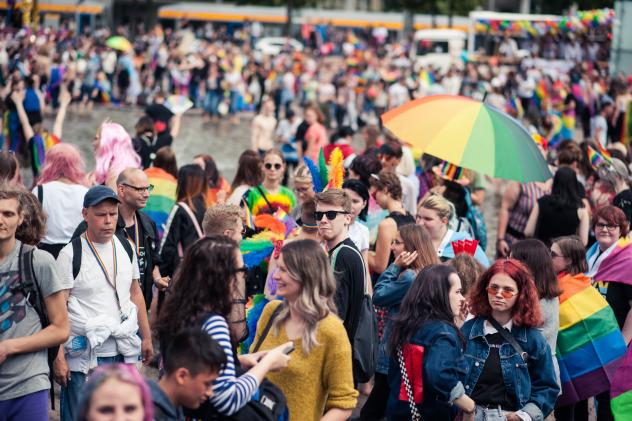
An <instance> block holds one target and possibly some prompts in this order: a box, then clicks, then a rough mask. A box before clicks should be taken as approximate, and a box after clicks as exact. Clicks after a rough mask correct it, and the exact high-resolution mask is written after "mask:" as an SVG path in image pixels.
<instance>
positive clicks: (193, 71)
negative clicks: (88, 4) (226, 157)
mask: <svg viewBox="0 0 632 421" xmlns="http://www.w3.org/2000/svg"><path fill="white" fill-rule="evenodd" d="M253 27H254V25H253V26H251V27H250V28H249V30H250V31H251V33H250V36H247V35H248V33H247V32H244V33H240V35H239V36H237V35H236V34H232V36H228V34H225V33H222V32H221V31H218V32H215V31H212V30H209V28H207V31H206V32H205V33H203V34H201V35H202V36H200V37H198V38H196V37H195V35H193V33H191V32H187V31H174V32H171V31H164V32H163V31H162V30H159V29H155V30H153V31H151V32H148V33H141V34H139V35H138V36H137V37H136V39H135V40H134V43H133V44H134V47H135V48H134V49H133V50H131V51H128V52H127V53H120V52H118V53H117V52H116V51H115V50H112V49H111V48H109V47H107V46H106V45H105V44H104V42H103V41H104V40H105V38H106V37H107V33H106V32H99V31H97V32H96V33H94V34H90V35H89V36H88V35H86V36H80V37H74V36H72V34H71V33H68V32H65V31H48V30H45V31H42V32H40V33H36V34H29V33H28V32H26V31H24V32H20V33H8V32H7V33H3V35H2V36H3V42H2V43H1V45H0V67H1V71H0V76H1V78H2V82H3V99H4V101H3V104H4V106H5V109H6V112H5V113H4V123H5V124H4V126H5V133H4V138H3V139H4V142H3V150H2V151H1V152H0V179H1V181H2V184H1V186H0V269H1V270H0V288H1V289H0V291H2V294H0V296H1V297H2V302H1V303H0V311H1V314H0V316H1V317H0V419H8V420H12V419H29V420H45V419H48V414H49V405H48V399H49V389H50V390H51V391H52V390H54V389H51V386H52V382H51V381H52V380H54V381H55V382H56V383H58V384H59V385H60V386H61V396H60V397H59V402H60V417H61V419H62V420H64V421H71V420H90V421H92V420H101V419H109V418H108V417H111V416H114V415H117V416H119V415H121V416H123V415H125V417H127V418H126V419H133V420H141V419H142V420H152V419H155V420H180V419H184V418H185V417H188V418H190V419H203V420H207V419H208V420H212V419H249V420H256V419H290V420H319V419H323V420H343V419H348V418H349V417H351V416H352V415H353V414H354V412H353V411H354V410H356V409H357V410H356V412H355V416H356V417H359V419H362V420H381V419H384V418H387V419H391V420H400V419H414V420H418V419H428V420H443V419H445V420H452V419H454V417H456V416H457V415H459V416H461V419H464V420H494V419H499V420H500V419H507V420H512V421H515V420H522V421H537V420H543V419H544V418H545V417H547V416H549V415H550V414H552V413H554V416H555V419H556V420H579V419H588V408H589V406H588V401H590V400H593V398H594V401H595V402H596V411H597V417H598V420H599V421H601V420H613V419H615V418H614V417H615V415H617V414H616V413H615V411H613V410H611V402H610V390H611V388H613V387H614V386H613V384H612V378H613V377H612V375H604V374H600V375H597V374H595V375H594V376H592V375H593V374H594V373H602V371H603V372H605V373H609V374H612V373H613V372H614V371H616V368H617V367H618V366H619V365H622V366H625V365H626V364H628V365H632V361H630V359H631V358H632V356H626V349H627V347H628V346H629V343H630V341H631V340H632V276H630V274H629V271H628V270H626V268H627V265H628V264H629V262H632V245H631V244H630V241H629V239H628V232H629V228H630V221H631V220H632V190H631V186H632V172H631V170H630V162H631V160H632V154H631V153H630V150H629V148H628V141H629V139H630V131H629V130H628V125H629V119H630V111H629V110H630V104H631V99H632V79H630V78H627V79H626V76H625V75H623V74H619V75H615V76H610V75H609V74H608V69H607V68H606V67H605V66H604V64H603V63H600V62H599V61H594V60H582V57H583V56H582V55H579V56H577V57H575V56H573V57H574V58H570V59H569V60H571V61H572V60H576V62H573V63H571V65H570V66H569V70H568V71H567V72H557V73H556V72H553V71H549V70H547V69H543V68H534V67H528V66H527V65H525V66H523V65H521V64H520V65H518V66H517V67H505V66H500V65H498V64H497V63H496V64H495V63H494V62H493V61H492V62H470V61H467V60H466V62H465V63H462V64H463V65H462V66H456V65H455V66H452V67H450V68H448V69H440V68H433V67H427V68H423V67H422V68H418V67H416V66H415V64H414V63H413V62H411V61H410V60H409V59H408V56H407V48H406V45H405V43H400V42H396V41H392V40H389V39H388V37H385V36H382V35H383V34H381V33H380V32H379V31H373V32H366V33H365V34H364V36H363V37H358V35H356V34H354V33H353V32H351V31H345V32H337V31H333V30H326V31H317V28H314V27H311V28H309V27H308V28H304V34H303V38H304V40H305V42H306V45H310V46H311V47H312V50H311V52H307V51H306V52H305V53H301V54H295V53H281V54H279V55H278V56H275V57H261V56H259V53H257V52H256V51H252V50H251V47H250V44H251V42H252V41H253V40H254V39H256V34H255V33H252V31H253ZM310 31H311V32H310ZM244 34H245V35H244ZM191 37H192V38H191ZM239 37H241V38H242V39H241V40H240V39H239ZM338 39H340V40H341V41H344V42H341V43H337V42H336V40H338ZM329 44H331V45H332V47H331V51H329V50H328V48H327V47H326V46H327V45H329ZM333 45H336V46H339V47H336V48H338V49H336V48H334V47H333ZM172 93H175V94H180V95H186V96H188V97H189V98H190V99H191V101H192V102H193V103H194V105H196V106H199V107H201V108H203V109H204V112H205V113H207V114H208V115H209V116H210V117H211V118H216V117H218V116H219V115H220V114H224V113H223V112H222V113H220V109H221V108H226V109H227V113H228V114H231V115H232V118H233V119H234V122H235V123H238V124H244V123H239V118H244V117H243V116H244V115H243V114H240V112H241V111H242V110H247V109H249V107H250V108H251V109H252V110H253V111H254V112H255V113H256V115H255V117H254V118H253V119H252V122H251V142H250V148H249V149H247V150H245V151H243V152H241V151H240V152H241V154H240V155H239V157H238V158H237V171H236V175H235V177H234V179H233V180H232V183H229V181H228V180H226V179H225V178H224V177H223V175H222V174H221V173H220V171H219V170H218V166H217V164H216V162H215V159H214V158H213V156H212V152H213V151H212V150H209V151H208V152H209V154H203V155H198V156H196V157H194V159H193V160H192V161H191V162H189V163H186V164H185V165H182V163H178V162H177V161H176V158H175V153H174V148H177V147H179V146H178V143H176V144H175V145H172V143H173V140H174V138H177V137H178V134H179V127H180V119H181V115H180V114H179V113H177V112H176V113H174V112H173V110H171V109H170V108H169V103H168V101H167V98H168V96H169V94H172ZM442 93H445V94H452V95H455V94H461V95H469V96H473V97H477V98H479V99H483V100H484V101H486V102H487V103H489V104H491V105H493V106H496V107H498V108H500V109H502V110H504V111H506V112H507V113H509V114H511V115H512V116H514V117H515V118H517V119H520V120H522V121H523V122H524V124H525V126H526V127H527V128H528V130H530V131H531V133H532V134H533V137H534V142H536V143H537V144H538V146H539V148H540V150H541V152H542V154H543V157H544V158H545V159H546V160H547V161H548V163H549V165H550V168H551V170H552V172H553V173H554V177H553V179H551V180H549V181H547V182H528V183H520V182H517V181H511V182H503V181H499V180H492V179H490V178H489V177H486V176H484V175H482V174H477V173H475V172H473V171H471V170H467V169H459V171H444V170H445V169H446V168H447V167H448V166H450V165H452V164H450V163H447V162H443V161H441V160H439V159H437V158H434V157H432V156H429V155H420V154H419V153H418V152H417V151H415V149H414V147H413V146H412V145H409V144H406V143H404V142H402V141H400V140H399V139H396V138H394V137H393V136H391V135H390V134H389V133H388V132H385V131H384V130H383V128H382V127H381V124H380V121H379V116H380V115H381V114H382V113H383V112H384V111H385V110H387V109H392V108H394V107H397V106H399V105H402V104H404V103H406V102H407V101H409V100H411V99H414V98H421V97H424V96H426V95H435V94H442ZM110 101H117V102H120V103H121V104H128V105H130V106H137V105H142V106H143V107H144V111H145V115H144V116H143V117H142V118H140V119H139V121H138V123H137V124H136V126H135V133H133V134H132V135H130V134H129V133H127V131H126V130H125V128H124V127H123V126H121V125H120V124H118V123H116V122H111V121H105V122H103V123H102V124H101V125H100V126H99V128H98V129H97V131H96V134H95V138H94V141H93V151H94V157H95V166H94V168H92V169H91V171H87V169H86V168H85V164H84V159H83V157H82V156H81V153H80V152H79V150H78V149H77V148H76V147H75V146H73V145H72V144H71V143H69V142H67V141H65V139H64V135H63V123H64V118H65V115H66V113H67V112H82V111H81V110H75V109H74V108H73V103H78V104H80V105H79V107H80V108H81V109H83V108H86V107H88V104H90V103H92V102H110ZM222 104H224V105H225V107H222V106H221V105H222ZM86 109H87V108H86ZM50 110H54V113H55V123H54V127H53V128H52V132H51V133H48V132H47V131H46V130H44V129H43V128H42V123H43V121H44V118H43V117H44V116H45V115H46V114H47V113H48V112H50ZM357 132H361V134H362V136H355V135H356V133H357ZM360 139H361V142H358V140H360ZM358 145H360V146H358ZM172 146H173V148H172ZM321 156H322V158H321ZM304 158H305V159H304ZM323 162H330V164H331V166H330V168H329V172H327V171H324V168H323V166H322V165H319V163H323ZM178 164H180V165H178ZM26 167H30V170H31V171H32V173H33V175H34V177H33V180H34V181H33V185H29V186H24V185H23V183H22V172H23V171H25V170H26ZM316 167H319V168H316ZM21 168H22V169H21ZM327 173H328V174H327ZM27 187H28V188H27ZM497 192H498V193H499V194H500V196H501V197H502V199H501V201H500V205H499V212H498V226H497V229H496V230H494V231H488V230H487V223H486V221H485V217H486V215H484V213H483V209H484V207H483V204H484V202H485V201H489V200H494V195H495V194H496V193H497ZM487 217H489V215H487ZM585 349H590V350H591V351H590V352H592V353H588V352H589V351H585ZM587 353H588V354H587ZM629 354H630V353H628V355H629ZM586 355H588V356H586ZM143 365H150V366H155V367H157V368H158V371H159V378H158V380H157V381H155V380H156V379H149V378H147V377H143V376H142V375H141V374H140V373H141V372H143V373H145V371H144V370H142V369H141V367H142V366H143ZM139 370H140V371H139ZM591 376H592V377H591ZM360 394H363V395H366V396H367V399H366V403H365V404H364V406H363V407H362V408H359V407H358V398H359V395H360ZM613 408H614V406H613ZM617 408H618V407H617ZM627 413H628V414H629V413H630V412H627ZM231 417H232V418H231ZM265 417H268V418H265ZM620 419H625V418H620Z"/></svg>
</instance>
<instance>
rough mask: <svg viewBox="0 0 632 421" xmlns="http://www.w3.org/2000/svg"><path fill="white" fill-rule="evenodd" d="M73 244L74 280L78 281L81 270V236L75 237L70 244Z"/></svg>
mask: <svg viewBox="0 0 632 421" xmlns="http://www.w3.org/2000/svg"><path fill="white" fill-rule="evenodd" d="M70 243H71V244H72V279H77V276H79V271H80V270H81V253H82V249H83V247H82V246H81V236H79V237H75V238H73V239H72V241H71V242H70Z"/></svg>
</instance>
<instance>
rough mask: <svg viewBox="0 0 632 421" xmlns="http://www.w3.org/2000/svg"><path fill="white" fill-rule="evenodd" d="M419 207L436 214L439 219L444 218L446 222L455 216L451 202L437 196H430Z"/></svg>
mask: <svg viewBox="0 0 632 421" xmlns="http://www.w3.org/2000/svg"><path fill="white" fill-rule="evenodd" d="M419 207H420V208H424V209H430V210H433V211H435V212H437V214H438V215H439V218H441V219H443V218H446V219H447V220H448V222H450V221H451V220H452V218H453V217H454V216H455V215H456V209H455V208H454V205H453V204H452V202H450V201H449V200H448V199H446V198H445V197H443V196H440V195H438V194H430V195H429V196H428V197H426V198H425V199H424V201H423V202H421V203H420V204H419Z"/></svg>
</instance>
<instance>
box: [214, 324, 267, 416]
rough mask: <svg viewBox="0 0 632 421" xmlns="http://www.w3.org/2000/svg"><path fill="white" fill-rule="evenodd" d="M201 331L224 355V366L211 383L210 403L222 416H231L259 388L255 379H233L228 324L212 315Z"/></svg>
mask: <svg viewBox="0 0 632 421" xmlns="http://www.w3.org/2000/svg"><path fill="white" fill-rule="evenodd" d="M202 330H204V331H205V332H206V333H208V334H209V335H211V337H212V338H213V339H215V340H216V341H217V343H219V345H220V346H221V347H222V349H223V350H224V353H225V354H226V360H227V363H226V366H225V367H224V369H223V370H221V371H220V372H219V376H218V377H217V379H216V380H215V382H213V397H211V399H210V402H211V403H212V404H213V406H214V407H215V409H217V411H218V412H219V413H220V414H222V415H233V414H234V413H235V412H237V411H239V410H240V409H241V408H243V406H244V405H246V403H248V401H250V399H251V398H252V395H253V394H254V393H255V392H256V390H257V388H258V387H259V382H258V381H257V379H256V377H254V376H252V375H250V374H244V375H242V376H240V377H235V359H234V355H233V348H232V346H231V343H230V333H229V331H228V324H227V323H226V320H225V319H224V318H223V317H222V316H218V315H212V316H210V317H209V318H208V319H206V321H205V322H204V324H203V325H202Z"/></svg>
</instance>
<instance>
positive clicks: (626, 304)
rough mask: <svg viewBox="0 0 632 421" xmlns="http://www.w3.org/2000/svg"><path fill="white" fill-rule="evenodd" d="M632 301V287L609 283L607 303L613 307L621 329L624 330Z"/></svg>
mask: <svg viewBox="0 0 632 421" xmlns="http://www.w3.org/2000/svg"><path fill="white" fill-rule="evenodd" d="M631 300H632V285H626V284H622V283H620V282H609V283H608V291H607V292H606V301H608V304H610V307H612V311H613V312H614V316H615V317H616V318H617V323H619V329H623V325H624V324H625V319H626V317H628V312H629V311H630V301H631Z"/></svg>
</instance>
